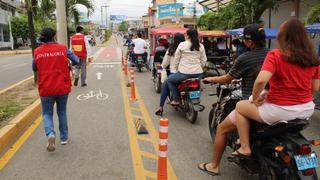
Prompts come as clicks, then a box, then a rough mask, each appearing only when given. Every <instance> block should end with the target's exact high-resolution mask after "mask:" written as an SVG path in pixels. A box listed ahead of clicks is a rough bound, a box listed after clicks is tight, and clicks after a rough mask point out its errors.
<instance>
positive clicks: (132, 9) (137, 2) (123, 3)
mask: <svg viewBox="0 0 320 180" xmlns="http://www.w3.org/2000/svg"><path fill="white" fill-rule="evenodd" d="M93 1H94V5H95V13H94V14H93V15H92V16H91V17H90V19H92V20H93V21H95V22H97V23H100V21H101V6H102V5H106V4H108V5H110V7H109V8H108V11H109V12H108V14H109V15H110V14H112V15H126V16H129V17H141V16H142V15H145V14H146V13H147V12H148V6H149V5H150V4H151V1H152V0H93ZM190 1H191V2H192V1H193V0H178V2H190ZM104 16H105V15H104Z"/></svg>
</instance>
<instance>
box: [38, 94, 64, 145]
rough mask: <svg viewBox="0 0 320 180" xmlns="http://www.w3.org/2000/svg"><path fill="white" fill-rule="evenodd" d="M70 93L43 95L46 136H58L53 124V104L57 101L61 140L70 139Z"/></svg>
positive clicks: (42, 103)
mask: <svg viewBox="0 0 320 180" xmlns="http://www.w3.org/2000/svg"><path fill="white" fill-rule="evenodd" d="M68 95H69V94H64V95H57V96H43V97H41V105H42V116H43V125H44V130H45V133H46V136H52V135H54V136H56V133H55V131H54V126H53V106H54V103H57V114H58V118H59V131H60V140H61V141H66V140H68V121H67V101H68Z"/></svg>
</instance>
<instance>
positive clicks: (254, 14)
mask: <svg viewBox="0 0 320 180" xmlns="http://www.w3.org/2000/svg"><path fill="white" fill-rule="evenodd" d="M277 2H278V0H233V1H231V2H230V3H229V4H228V5H227V6H225V7H220V9H219V11H218V12H209V13H206V14H204V15H203V16H201V17H200V19H199V21H198V26H199V27H200V28H201V29H205V30H213V29H221V30H224V29H232V28H239V27H243V26H245V25H247V24H251V23H261V20H260V18H261V16H262V14H263V13H264V11H265V10H267V9H269V8H275V7H276V5H277Z"/></svg>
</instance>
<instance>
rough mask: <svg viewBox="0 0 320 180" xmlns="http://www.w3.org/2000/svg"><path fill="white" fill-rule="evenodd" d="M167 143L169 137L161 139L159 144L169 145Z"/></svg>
mask: <svg viewBox="0 0 320 180" xmlns="http://www.w3.org/2000/svg"><path fill="white" fill-rule="evenodd" d="M167 144H168V139H160V141H159V145H161V146H165V145H167Z"/></svg>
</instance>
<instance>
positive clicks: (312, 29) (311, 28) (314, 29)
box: [305, 23, 320, 33]
mask: <svg viewBox="0 0 320 180" xmlns="http://www.w3.org/2000/svg"><path fill="white" fill-rule="evenodd" d="M305 28H306V31H307V32H308V33H320V23H316V24H311V25H307V26H305Z"/></svg>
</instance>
